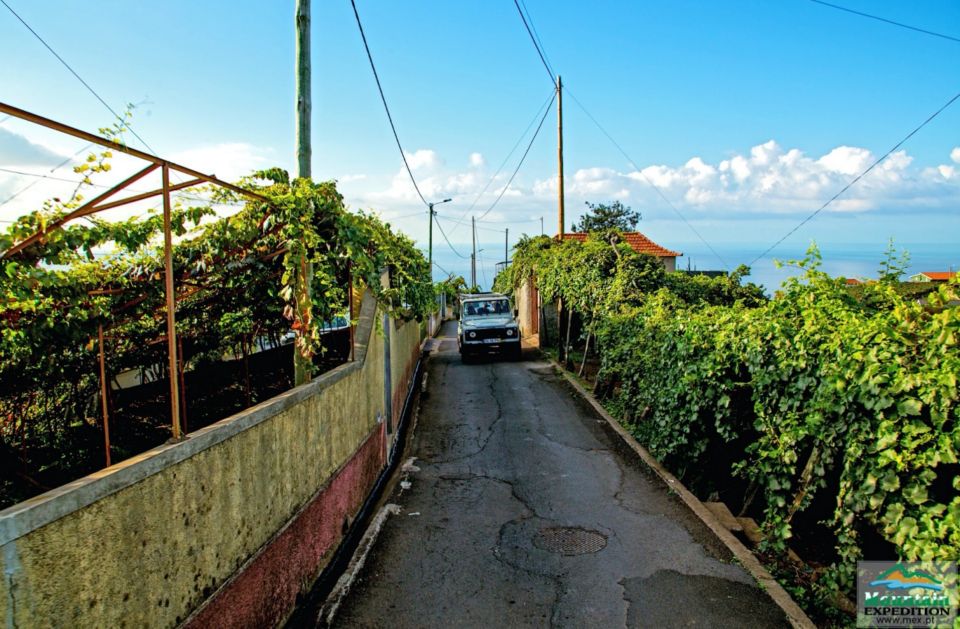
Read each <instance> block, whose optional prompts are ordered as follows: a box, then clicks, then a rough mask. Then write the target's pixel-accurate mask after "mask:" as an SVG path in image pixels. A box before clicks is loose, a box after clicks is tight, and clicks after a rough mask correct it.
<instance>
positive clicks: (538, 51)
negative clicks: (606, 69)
mask: <svg viewBox="0 0 960 629" xmlns="http://www.w3.org/2000/svg"><path fill="white" fill-rule="evenodd" d="M0 1H2V0H0ZM352 1H353V0H351V2H352ZM513 5H514V6H515V7H517V13H519V14H520V19H521V20H523V26H524V27H525V28H526V29H527V34H528V35H530V41H531V42H533V47H534V48H536V49H537V54H538V55H540V61H541V62H543V67H544V69H546V71H547V74H549V75H550V82H551V83H553V84H554V85H556V84H557V79H556V77H555V76H554V74H553V70H552V69H551V68H550V64H548V63H547V60H546V58H545V57H544V54H543V50H541V49H540V44H538V43H537V38H536V37H534V35H533V31H532V30H530V25H529V24H528V23H527V17H526V16H525V15H524V14H523V10H522V9H521V8H520V3H519V2H517V0H513Z"/></svg>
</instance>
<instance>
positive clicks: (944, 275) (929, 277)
mask: <svg viewBox="0 0 960 629" xmlns="http://www.w3.org/2000/svg"><path fill="white" fill-rule="evenodd" d="M956 274H957V273H956V271H924V272H923V273H917V274H916V275H911V276H910V281H911V282H938V283H943V282H949V281H950V280H951V279H953V276H954V275H956Z"/></svg>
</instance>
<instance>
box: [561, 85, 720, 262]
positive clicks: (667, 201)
mask: <svg viewBox="0 0 960 629" xmlns="http://www.w3.org/2000/svg"><path fill="white" fill-rule="evenodd" d="M563 89H564V91H566V92H567V94H569V95H570V97H571V98H573V102H575V103H576V104H577V106H578V107H580V109H581V110H583V113H585V114H586V115H587V118H589V119H590V120H591V122H593V124H595V125H596V126H597V128H598V129H600V132H601V133H603V135H605V136H607V139H608V140H610V142H612V143H613V145H614V146H615V147H617V150H618V151H620V154H621V155H623V156H624V157H625V158H626V160H627V162H628V163H629V164H630V165H631V166H633V169H634V170H636V171H637V172H638V173H640V176H641V177H643V180H644V181H646V182H647V185H648V186H650V187H651V188H653V189H654V191H656V193H657V194H658V195H659V196H660V198H661V199H663V201H664V202H665V203H666V204H667V205H668V206H670V209H672V210H673V212H674V214H676V215H677V216H679V217H680V220H682V221H683V222H684V224H685V225H686V226H687V227H689V228H690V231H692V232H693V233H694V234H695V235H696V237H697V238H699V239H700V242H702V243H703V244H704V245H706V247H707V249H709V250H710V252H711V253H712V254H713V255H714V256H716V258H717V260H719V261H720V264H722V265H723V266H724V268H725V269H727V270H728V271H729V270H730V265H729V264H727V261H726V260H724V259H723V257H722V256H721V255H720V254H719V253H717V252H716V250H715V249H714V248H713V247H711V246H710V243H709V242H707V241H706V239H705V238H704V237H703V236H701V235H700V232H698V231H697V229H696V228H695V227H694V226H693V225H692V224H691V223H690V221H688V220H687V218H686V217H685V216H684V215H683V214H682V213H681V212H680V210H678V209H677V206H676V205H674V204H673V202H672V201H671V200H670V199H668V198H667V195H665V194H664V193H663V191H662V190H661V189H660V188H659V186H657V185H656V184H654V183H653V182H652V181H650V178H649V177H647V174H646V173H645V172H643V170H642V169H641V168H640V167H639V166H637V163H636V162H634V161H633V159H631V158H630V156H629V155H627V152H626V151H625V150H623V147H622V146H620V144H619V143H618V142H617V141H616V140H614V139H613V136H612V135H610V134H609V133H607V130H606V129H604V128H603V125H601V124H600V123H599V122H598V121H597V119H596V118H594V117H593V115H592V114H591V113H590V112H589V111H587V108H586V107H584V106H583V103H581V102H580V99H578V98H577V97H576V96H575V95H574V94H573V92H571V91H570V88H568V87H567V86H566V85H564V86H563Z"/></svg>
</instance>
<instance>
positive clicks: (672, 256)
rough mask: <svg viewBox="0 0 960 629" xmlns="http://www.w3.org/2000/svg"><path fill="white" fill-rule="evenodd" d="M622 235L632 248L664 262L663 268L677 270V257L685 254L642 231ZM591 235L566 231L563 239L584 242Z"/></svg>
mask: <svg viewBox="0 0 960 629" xmlns="http://www.w3.org/2000/svg"><path fill="white" fill-rule="evenodd" d="M622 235H623V241H624V242H626V243H627V244H628V245H630V248H631V249H633V250H634V251H636V252H637V253H645V254H647V255H650V256H653V257H655V258H659V259H660V262H662V263H663V268H664V269H666V270H667V271H676V270H677V258H678V257H679V256H682V255H683V254H682V253H680V252H679V251H671V250H670V249H667V248H666V247H661V246H660V245H658V244H657V243H655V242H653V241H652V240H650V239H649V238H647V237H646V236H644V235H643V234H641V233H640V232H623V234H622ZM589 236H590V234H586V233H583V232H575V233H566V234H564V235H563V239H564V240H578V241H580V242H583V241H585V240H586V239H587V238H588V237H589Z"/></svg>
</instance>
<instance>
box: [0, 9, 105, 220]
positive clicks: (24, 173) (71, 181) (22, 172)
mask: <svg viewBox="0 0 960 629" xmlns="http://www.w3.org/2000/svg"><path fill="white" fill-rule="evenodd" d="M0 2H3V0H0ZM0 172H4V173H8V174H10V175H22V176H24V177H38V178H40V179H49V180H50V181H62V182H64V183H75V184H81V183H83V182H82V181H80V180H78V179H65V178H63V177H53V176H51V175H41V174H40V173H28V172H25V171H22V170H14V169H12V168H2V167H0ZM91 185H98V184H91ZM103 187H104V188H106V187H107V186H103ZM8 200H9V199H8ZM4 203H6V201H4Z"/></svg>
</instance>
